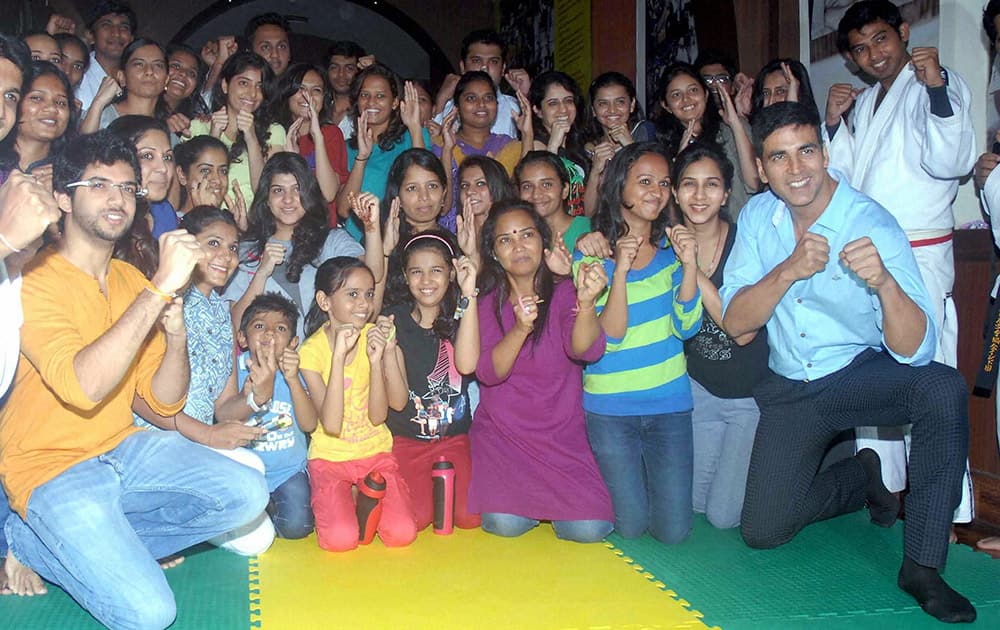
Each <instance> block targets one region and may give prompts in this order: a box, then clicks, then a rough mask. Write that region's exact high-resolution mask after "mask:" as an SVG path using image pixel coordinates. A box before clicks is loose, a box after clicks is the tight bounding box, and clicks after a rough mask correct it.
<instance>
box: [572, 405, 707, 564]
mask: <svg viewBox="0 0 1000 630" xmlns="http://www.w3.org/2000/svg"><path fill="white" fill-rule="evenodd" d="M587 436H588V437H589V438H590V447H591V449H593V451H594V457H595V458H596V459H597V465H598V466H599V467H600V469H601V475H602V476H603V477H604V483H605V484H607V486H608V492H609V493H610V494H611V503H612V505H613V506H614V510H615V529H616V530H617V531H618V533H619V534H621V535H622V536H624V537H625V538H638V537H639V536H642V535H643V533H645V532H646V530H649V533H650V534H652V535H653V538H656V539H657V540H659V541H661V542H664V543H668V544H674V543H679V542H681V541H682V540H684V539H685V538H687V535H688V533H689V532H690V531H691V512H692V510H691V478H692V470H693V457H694V455H693V452H694V447H693V445H692V430H691V412H690V411H679V412H676V413H665V414H659V415H652V416H605V415H601V414H597V413H591V412H589V411H588V412H587Z"/></svg>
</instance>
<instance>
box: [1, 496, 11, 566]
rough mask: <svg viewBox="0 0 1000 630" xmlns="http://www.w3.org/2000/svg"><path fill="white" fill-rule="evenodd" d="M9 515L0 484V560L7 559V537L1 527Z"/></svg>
mask: <svg viewBox="0 0 1000 630" xmlns="http://www.w3.org/2000/svg"><path fill="white" fill-rule="evenodd" d="M11 514H12V512H11V511H10V502H9V501H8V500H7V492H6V491H4V489H3V484H0V558H6V557H7V537H6V536H4V535H3V525H4V523H6V522H7V517H8V516H10V515H11Z"/></svg>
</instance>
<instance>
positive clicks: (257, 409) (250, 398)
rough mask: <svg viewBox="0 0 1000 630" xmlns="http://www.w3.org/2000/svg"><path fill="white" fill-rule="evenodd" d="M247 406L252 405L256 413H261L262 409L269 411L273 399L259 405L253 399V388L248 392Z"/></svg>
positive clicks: (251, 407)
mask: <svg viewBox="0 0 1000 630" xmlns="http://www.w3.org/2000/svg"><path fill="white" fill-rule="evenodd" d="M247 407H250V409H252V410H253V411H254V413H260V412H261V411H268V410H270V409H271V401H270V400H267V401H265V402H264V404H263V405H258V404H257V403H256V402H254V399H253V390H252V389H251V390H250V391H249V392H247Z"/></svg>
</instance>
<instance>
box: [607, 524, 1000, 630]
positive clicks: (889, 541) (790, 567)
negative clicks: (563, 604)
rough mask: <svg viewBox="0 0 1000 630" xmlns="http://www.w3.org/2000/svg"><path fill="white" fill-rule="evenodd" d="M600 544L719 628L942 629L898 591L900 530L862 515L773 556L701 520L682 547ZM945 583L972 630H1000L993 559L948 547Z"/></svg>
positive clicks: (614, 539)
mask: <svg viewBox="0 0 1000 630" xmlns="http://www.w3.org/2000/svg"><path fill="white" fill-rule="evenodd" d="M608 543H609V544H610V545H612V546H613V547H614V548H616V553H620V554H621V555H623V556H624V557H625V558H626V560H627V561H630V562H634V563H635V565H637V567H636V568H637V570H638V569H639V568H640V567H641V569H642V570H643V571H644V572H646V573H648V574H651V575H649V576H648V577H650V579H653V580H655V581H658V582H662V583H663V584H664V585H665V587H664V588H666V589H669V590H671V591H674V592H676V594H677V597H679V598H682V599H684V600H687V601H688V602H690V604H691V608H692V609H693V610H697V611H699V612H700V613H702V614H703V615H704V619H703V621H704V622H705V623H706V624H707V625H709V626H719V627H721V628H722V629H723V630H740V629H754V630H756V629H763V628H767V629H771V628H817V629H819V628H824V629H825V628H852V629H853V628H872V629H877V630H886V628H914V629H919V628H941V627H942V624H941V623H940V622H938V621H937V620H936V619H934V618H932V617H930V616H929V615H927V614H926V613H924V612H923V611H922V610H921V609H920V607H919V606H917V604H916V602H914V601H913V599H912V598H911V597H910V596H909V595H907V594H906V593H904V592H903V591H901V590H899V588H898V587H897V586H896V575H897V573H898V571H899V565H900V563H901V561H902V554H903V524H902V523H897V524H896V525H895V526H893V527H892V528H889V529H883V528H880V527H876V526H875V525H872V524H871V523H869V522H868V513H867V512H866V511H861V512H855V513H853V514H848V515H845V516H841V517H838V518H836V519H831V520H829V521H824V522H821V523H814V524H812V525H810V526H808V527H806V528H805V529H804V530H802V532H800V533H799V535H798V536H796V537H795V538H794V539H793V540H792V541H791V542H789V543H787V544H785V545H783V546H781V547H778V548H776V549H766V550H762V549H751V548H749V547H747V546H746V545H745V544H744V543H743V541H742V539H741V538H740V535H739V530H738V529H729V530H718V529H715V528H713V527H712V526H711V525H710V524H709V523H708V521H706V520H705V518H704V517H703V516H700V515H696V517H695V523H694V529H693V530H692V532H691V536H690V538H688V540H687V541H685V542H684V543H682V544H680V545H675V546H667V545H664V544H662V543H659V542H657V541H656V540H654V539H653V538H651V537H650V536H649V535H648V534H646V535H645V536H643V537H642V538H638V539H634V540H626V539H624V538H622V537H621V536H619V535H617V534H612V535H611V536H609V537H608ZM944 577H945V579H946V580H947V581H948V583H949V584H951V585H952V587H953V588H955V589H956V590H957V591H958V592H960V593H962V594H963V595H965V596H966V597H968V598H969V599H970V600H971V601H972V603H973V604H974V605H975V606H976V609H977V611H978V618H977V620H976V623H975V624H973V626H972V627H977V628H1000V562H994V561H993V560H992V559H991V558H990V557H989V556H988V555H986V554H983V553H978V552H976V551H973V550H972V549H971V548H969V547H967V546H965V545H952V546H951V549H950V550H949V553H948V566H947V567H946V569H945V572H944Z"/></svg>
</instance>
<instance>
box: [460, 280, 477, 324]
mask: <svg viewBox="0 0 1000 630" xmlns="http://www.w3.org/2000/svg"><path fill="white" fill-rule="evenodd" d="M478 296H479V287H476V289H475V290H474V291H473V292H472V295H463V296H462V297H461V298H459V300H458V306H457V307H455V317H454V319H462V318H463V317H465V311H466V310H467V309H468V308H469V301H470V300H474V299H476V298H477V297H478Z"/></svg>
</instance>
